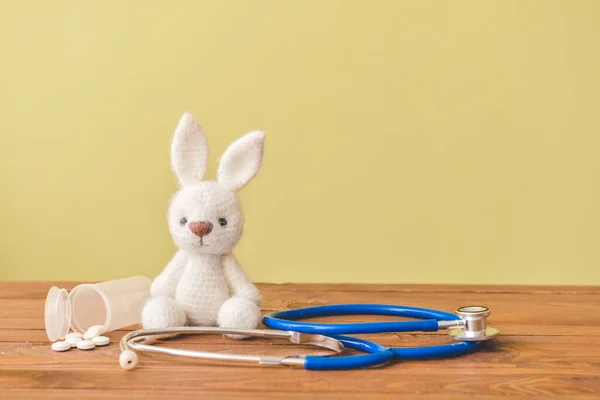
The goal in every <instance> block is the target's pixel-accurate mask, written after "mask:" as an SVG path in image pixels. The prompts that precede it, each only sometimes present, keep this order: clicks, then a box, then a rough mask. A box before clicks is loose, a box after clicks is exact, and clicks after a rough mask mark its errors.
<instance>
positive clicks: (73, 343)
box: [65, 335, 83, 347]
mask: <svg viewBox="0 0 600 400" xmlns="http://www.w3.org/2000/svg"><path fill="white" fill-rule="evenodd" d="M82 340H83V339H82V338H81V336H79V337H77V336H70V337H69V335H67V337H66V338H65V342H67V343H69V344H70V345H71V347H77V343H79V342H81V341H82Z"/></svg>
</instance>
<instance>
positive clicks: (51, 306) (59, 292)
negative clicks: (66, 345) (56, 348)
mask: <svg viewBox="0 0 600 400" xmlns="http://www.w3.org/2000/svg"><path fill="white" fill-rule="evenodd" d="M44 320H45V322H46V334H47V335H48V339H50V341H51V342H56V341H57V340H58V339H61V340H62V339H64V338H65V336H66V335H67V333H69V328H70V327H71V301H70V299H69V293H68V292H67V289H60V288H57V287H56V286H52V288H50V290H49V291H48V295H47V296H46V308H45V312H44Z"/></svg>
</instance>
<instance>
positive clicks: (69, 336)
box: [65, 332, 81, 340]
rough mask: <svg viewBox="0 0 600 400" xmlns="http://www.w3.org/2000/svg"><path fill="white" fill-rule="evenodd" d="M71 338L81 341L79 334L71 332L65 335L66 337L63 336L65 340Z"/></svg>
mask: <svg viewBox="0 0 600 400" xmlns="http://www.w3.org/2000/svg"><path fill="white" fill-rule="evenodd" d="M72 338H78V339H81V333H79V332H71V333H67V336H65V340H68V339H72Z"/></svg>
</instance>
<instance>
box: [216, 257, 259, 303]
mask: <svg viewBox="0 0 600 400" xmlns="http://www.w3.org/2000/svg"><path fill="white" fill-rule="evenodd" d="M222 263H223V271H224V272H225V277H226V278H227V282H228V283H229V287H230V288H231V290H232V292H233V295H234V296H238V297H241V298H244V299H246V300H249V301H251V302H253V303H255V304H256V305H260V301H261V295H260V291H259V290H258V289H257V288H256V286H254V284H253V283H252V281H251V280H250V278H248V275H246V273H245V272H244V271H243V270H242V267H241V266H240V264H239V263H238V261H237V259H236V258H235V256H234V255H233V253H227V254H223V256H222Z"/></svg>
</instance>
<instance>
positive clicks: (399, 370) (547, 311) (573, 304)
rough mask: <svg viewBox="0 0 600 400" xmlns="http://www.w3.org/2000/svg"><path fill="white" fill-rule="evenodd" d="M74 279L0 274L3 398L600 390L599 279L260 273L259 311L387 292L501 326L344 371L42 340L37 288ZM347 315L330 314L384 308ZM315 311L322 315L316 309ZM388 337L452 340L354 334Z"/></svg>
mask: <svg viewBox="0 0 600 400" xmlns="http://www.w3.org/2000/svg"><path fill="white" fill-rule="evenodd" d="M75 284H76V283H74V282H0V398H1V399H13V398H23V399H25V398H26V399H51V398H70V399H79V398H86V399H112V398H115V399H121V398H122V399H128V400H131V399H155V398H165V399H181V398H205V399H254V398H260V399H379V398H381V399H398V398H408V399H427V400H437V399H462V398H465V397H471V398H474V399H482V400H491V399H498V400H499V399H517V398H524V399H525V398H527V399H529V398H565V399H567V398H568V399H600V331H599V328H600V287H594V286H586V287H550V286H540V287H536V286H479V285H478V286H464V285H448V286H445V285H358V284H343V285H326V284H282V285H273V284H263V285H259V286H260V288H261V290H262V292H263V298H264V302H263V311H264V312H269V311H272V310H281V309H290V308H298V307H306V306H313V305H322V304H332V303H390V304H403V305H410V306H418V307H428V308H435V309H440V310H446V311H453V310H454V309H455V308H456V307H457V306H460V305H466V304H483V305H487V306H489V307H490V308H491V309H492V315H491V316H490V319H489V324H490V325H491V326H494V327H496V328H499V329H500V331H501V335H500V336H499V337H498V338H497V339H495V340H494V341H492V342H489V343H487V344H486V345H485V346H484V347H483V348H482V349H480V350H479V351H478V352H476V353H473V354H469V355H465V356H461V357H456V358H451V359H442V360H427V361H394V362H392V363H390V364H387V365H385V366H381V367H376V368H368V369H362V370H352V371H324V372H316V371H305V370H303V369H298V368H293V367H260V366H253V365H238V364H235V365H232V364H226V363H210V362H206V361H198V360H188V359H180V358H171V357H166V356H162V355H154V354H141V355H140V363H139V366H138V368H137V369H136V370H133V371H123V370H122V369H121V368H120V367H119V365H118V356H119V348H118V344H117V342H118V340H119V339H120V337H121V336H122V335H123V334H124V333H125V332H126V331H127V330H131V329H134V328H135V327H129V328H127V329H124V330H122V331H116V332H111V333H109V334H108V336H109V337H110V338H111V339H112V343H111V344H110V345H109V346H107V347H103V348H96V349H94V350H92V351H87V352H86V351H81V350H77V349H72V350H70V351H68V352H65V353H57V352H54V351H52V350H51V349H50V343H49V342H48V339H47V337H46V333H45V331H44V320H43V312H44V299H45V296H46V293H47V291H48V289H49V288H50V287H51V286H53V285H56V286H59V287H64V288H67V289H70V288H72V287H73V286H75ZM391 319H392V318H389V317H363V316H347V317H337V318H328V319H327V320H329V321H337V322H342V321H359V320H371V321H374V320H391ZM316 320H319V319H316ZM361 337H363V338H367V339H369V340H374V341H377V342H379V343H381V344H384V345H387V346H417V345H432V344H442V343H450V342H451V339H450V338H449V337H448V336H447V334H446V333H444V332H436V333H432V334H421V333H410V334H400V333H387V334H378V335H361ZM169 346H172V347H178V348H187V349H197V350H200V349H202V350H206V351H215V352H223V353H248V354H265V355H285V354H295V353H305V354H316V353H317V352H318V350H315V349H314V348H305V347H301V346H294V345H288V344H285V343H284V342H281V341H271V340H265V339H253V340H245V341H232V340H229V339H225V338H222V337H220V336H210V335H199V336H187V337H182V338H176V339H172V340H169Z"/></svg>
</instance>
